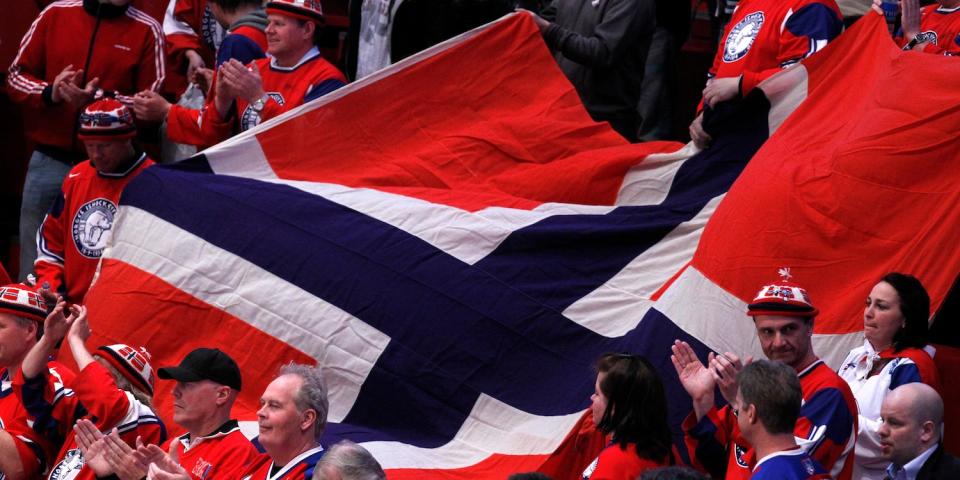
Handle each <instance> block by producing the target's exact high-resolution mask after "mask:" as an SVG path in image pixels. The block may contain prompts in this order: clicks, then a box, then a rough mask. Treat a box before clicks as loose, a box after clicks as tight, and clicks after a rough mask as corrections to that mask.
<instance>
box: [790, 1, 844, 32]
mask: <svg viewBox="0 0 960 480" xmlns="http://www.w3.org/2000/svg"><path fill="white" fill-rule="evenodd" d="M786 27H787V30H789V31H790V33H792V34H794V35H796V36H798V37H810V38H811V39H814V40H833V39H834V38H837V36H838V35H840V32H842V31H843V21H842V20H841V19H840V17H838V16H837V13H836V12H835V11H833V9H831V8H830V7H828V6H826V5H824V4H822V3H811V4H809V5H805V6H803V7H801V8H800V9H799V10H797V11H796V12H795V13H794V14H793V15H791V16H790V18H789V19H787V25H786Z"/></svg>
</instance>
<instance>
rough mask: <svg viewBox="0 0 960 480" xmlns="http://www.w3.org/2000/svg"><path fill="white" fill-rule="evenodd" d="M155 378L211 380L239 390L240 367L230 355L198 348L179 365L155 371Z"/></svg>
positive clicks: (214, 349)
mask: <svg viewBox="0 0 960 480" xmlns="http://www.w3.org/2000/svg"><path fill="white" fill-rule="evenodd" d="M157 376H158V377H160V378H162V379H164V380H176V381H178V382H198V381H200V380H211V381H214V382H217V383H219V384H220V385H226V386H228V387H230V388H233V389H235V390H240V367H237V362H234V361H233V359H232V358H230V355H227V354H226V353H223V352H222V351H220V350H218V349H216V348H198V349H196V350H194V351H192V352H190V353H188V354H187V356H186V357H183V361H181V362H180V365H177V366H176V367H163V368H161V369H159V370H157Z"/></svg>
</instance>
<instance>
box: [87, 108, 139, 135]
mask: <svg viewBox="0 0 960 480" xmlns="http://www.w3.org/2000/svg"><path fill="white" fill-rule="evenodd" d="M136 133H137V129H136V127H135V126H134V125H133V115H132V114H131V113H130V109H128V108H127V107H125V106H124V105H123V104H122V103H120V102H119V101H117V100H116V99H113V98H103V99H100V100H97V101H96V102H93V103H91V104H90V105H88V106H87V108H85V109H83V113H81V114H80V131H79V135H77V136H78V137H79V138H80V140H114V139H115V140H125V139H129V138H133V137H134V135H136Z"/></svg>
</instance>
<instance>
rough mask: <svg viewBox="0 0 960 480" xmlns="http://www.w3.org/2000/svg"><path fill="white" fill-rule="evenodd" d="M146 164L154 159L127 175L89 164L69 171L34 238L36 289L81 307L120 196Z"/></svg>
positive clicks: (138, 163)
mask: <svg viewBox="0 0 960 480" xmlns="http://www.w3.org/2000/svg"><path fill="white" fill-rule="evenodd" d="M150 165H153V160H150V159H149V158H147V156H146V155H142V156H141V157H140V158H139V159H138V160H137V161H136V162H135V163H134V164H133V165H131V166H130V168H129V169H127V171H126V172H121V173H116V174H102V173H99V172H98V171H97V169H96V168H94V167H93V165H91V164H90V161H89V160H88V161H86V162H83V163H80V164H78V165H77V166H75V167H73V169H72V170H70V173H69V174H68V175H67V178H65V179H64V180H63V188H62V190H61V191H60V196H58V197H57V199H56V200H54V202H53V205H52V206H51V207H50V212H49V213H47V215H46V216H45V217H44V218H43V223H41V224H40V231H39V232H38V233H37V261H36V262H35V263H34V264H33V269H34V271H35V272H36V274H37V282H38V285H43V284H44V283H49V284H50V289H51V290H54V291H58V292H61V293H63V294H64V296H65V298H66V299H67V300H69V301H70V302H74V303H83V297H84V296H85V295H86V294H87V288H89V287H90V282H91V281H92V280H93V274H94V272H96V270H97V264H98V263H99V262H100V255H101V254H102V253H103V249H104V247H105V246H106V244H107V240H109V239H110V230H111V228H112V227H113V221H114V218H115V217H114V216H115V215H116V213H117V202H118V201H119V200H120V193H121V192H123V189H124V187H126V186H127V184H128V183H130V180H133V178H134V177H136V176H137V175H139V174H140V172H142V171H143V170H144V169H145V168H147V167H149V166H150Z"/></svg>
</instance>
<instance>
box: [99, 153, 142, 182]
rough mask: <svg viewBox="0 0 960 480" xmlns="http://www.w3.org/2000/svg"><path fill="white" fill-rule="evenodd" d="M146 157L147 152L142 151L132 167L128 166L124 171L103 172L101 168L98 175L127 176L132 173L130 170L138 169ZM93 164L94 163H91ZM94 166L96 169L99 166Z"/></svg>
mask: <svg viewBox="0 0 960 480" xmlns="http://www.w3.org/2000/svg"><path fill="white" fill-rule="evenodd" d="M146 159H147V154H146V153H141V154H140V158H138V159H137V161H136V162H133V165H130V168H128V169H126V170H124V171H122V172H110V173H104V172H101V171H100V170H97V175H100V176H101V177H107V178H121V177H126V176H127V175H129V174H130V172H132V171H134V170H136V169H137V167H139V166H140V164H141V163H143V161H144V160H146ZM91 166H92V165H91ZM93 168H94V169H96V168H97V167H93Z"/></svg>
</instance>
